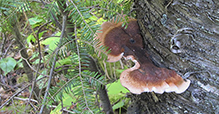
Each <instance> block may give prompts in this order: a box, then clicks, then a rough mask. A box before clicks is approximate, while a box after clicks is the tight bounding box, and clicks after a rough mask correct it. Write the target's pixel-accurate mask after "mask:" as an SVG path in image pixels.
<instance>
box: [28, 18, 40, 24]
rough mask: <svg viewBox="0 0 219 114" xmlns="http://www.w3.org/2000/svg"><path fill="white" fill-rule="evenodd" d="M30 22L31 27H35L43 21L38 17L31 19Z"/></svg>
mask: <svg viewBox="0 0 219 114" xmlns="http://www.w3.org/2000/svg"><path fill="white" fill-rule="evenodd" d="M28 20H29V23H30V25H35V24H37V23H40V22H42V21H43V20H42V19H38V17H34V18H30V19H28Z"/></svg>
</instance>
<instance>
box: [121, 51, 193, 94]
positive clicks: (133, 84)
mask: <svg viewBox="0 0 219 114" xmlns="http://www.w3.org/2000/svg"><path fill="white" fill-rule="evenodd" d="M125 58H126V59H131V60H132V61H133V62H134V63H135V65H134V66H133V67H132V68H129V69H127V70H125V71H123V72H122V73H121V75H120V82H121V84H122V85H123V86H124V87H126V88H127V89H128V90H129V91H130V92H132V93H134V94H141V93H142V92H152V91H153V92H155V93H159V94H162V93H163V92H176V93H178V94H179V93H182V92H184V91H185V90H186V89H187V88H188V87H189V85H190V80H184V79H182V77H181V76H179V75H178V74H177V73H176V72H175V71H173V70H169V69H166V68H159V67H156V66H155V65H153V64H150V63H149V64H146V65H142V64H140V63H139V62H138V61H137V60H136V59H135V58H134V56H132V55H129V56H127V57H125Z"/></svg>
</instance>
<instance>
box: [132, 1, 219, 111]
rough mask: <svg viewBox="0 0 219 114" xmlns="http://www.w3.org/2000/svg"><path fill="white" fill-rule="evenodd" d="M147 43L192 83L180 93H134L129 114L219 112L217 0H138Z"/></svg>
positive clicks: (154, 55) (156, 58) (159, 60)
mask: <svg viewBox="0 0 219 114" xmlns="http://www.w3.org/2000/svg"><path fill="white" fill-rule="evenodd" d="M135 8H136V12H137V14H136V15H137V19H138V23H139V26H140V29H141V32H142V36H143V38H144V43H145V48H147V49H148V51H149V53H150V55H151V56H152V58H153V60H154V61H156V63H158V64H162V65H164V66H166V67H167V68H170V69H173V70H175V71H176V72H177V73H178V74H180V75H181V76H182V77H183V78H187V79H189V80H191V85H190V87H189V88H188V90H186V91H185V92H184V93H182V94H176V93H164V94H155V93H143V94H141V95H132V96H130V98H131V101H132V103H131V105H130V106H129V108H128V113H130V114H134V113H136V114H143V113H146V114H150V113H156V114H161V113H165V114H166V113H171V114H172V113H174V114H175V113H179V114H182V113H188V114H192V113H208V114H218V113H219V52H218V51H219V1H218V0H156V1H153V0H135Z"/></svg>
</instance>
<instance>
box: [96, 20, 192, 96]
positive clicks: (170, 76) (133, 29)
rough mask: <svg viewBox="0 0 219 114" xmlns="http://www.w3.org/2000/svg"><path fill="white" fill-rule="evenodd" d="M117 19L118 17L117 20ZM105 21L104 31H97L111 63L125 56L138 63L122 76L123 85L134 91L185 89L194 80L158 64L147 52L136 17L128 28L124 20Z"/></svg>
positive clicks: (136, 92) (182, 90) (181, 90)
mask: <svg viewBox="0 0 219 114" xmlns="http://www.w3.org/2000/svg"><path fill="white" fill-rule="evenodd" d="M116 21H117V20H116ZM116 21H111V22H105V23H103V25H102V29H101V30H100V31H102V33H97V37H96V38H97V39H99V41H100V45H103V46H105V47H108V50H107V51H109V50H110V53H109V54H108V62H116V61H118V60H120V59H121V58H122V57H124V58H126V59H131V60H132V61H133V62H134V63H135V65H134V66H133V67H132V68H129V69H127V70H125V71H123V72H122V73H121V75H120V81H121V84H122V85H123V86H124V87H126V88H127V89H129V90H130V92H132V93H134V94H141V93H142V92H155V93H159V94H162V93H163V92H176V93H182V92H184V91H185V90H186V89H187V88H188V87H189V85H190V80H184V79H182V77H181V76H179V75H178V74H177V73H176V72H175V71H174V70H169V69H167V68H160V67H157V66H156V65H154V63H153V62H152V61H151V59H150V57H149V55H148V54H147V51H146V50H145V49H144V48H143V40H142V37H141V34H140V29H139V26H138V23H137V20H136V19H129V20H128V26H127V28H125V27H122V22H118V23H116Z"/></svg>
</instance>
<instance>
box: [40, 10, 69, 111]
mask: <svg viewBox="0 0 219 114" xmlns="http://www.w3.org/2000/svg"><path fill="white" fill-rule="evenodd" d="M66 20H67V16H66V14H65V13H63V22H62V33H61V36H60V40H59V44H58V47H57V48H56V50H59V48H60V47H61V44H62V39H63V37H64V34H65V27H66ZM58 52H59V51H56V53H55V57H54V60H53V64H52V68H51V70H50V75H49V80H48V85H47V88H46V91H45V95H44V98H43V104H42V106H41V108H40V112H39V114H42V112H43V109H44V107H45V102H46V100H47V98H46V97H47V95H48V92H49V88H50V84H51V81H52V75H53V71H54V68H55V64H56V59H57V55H58Z"/></svg>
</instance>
